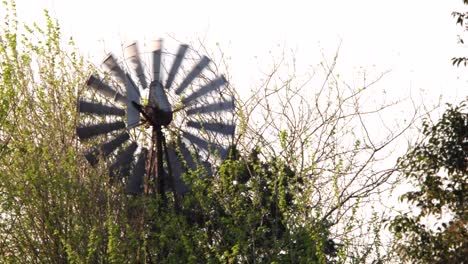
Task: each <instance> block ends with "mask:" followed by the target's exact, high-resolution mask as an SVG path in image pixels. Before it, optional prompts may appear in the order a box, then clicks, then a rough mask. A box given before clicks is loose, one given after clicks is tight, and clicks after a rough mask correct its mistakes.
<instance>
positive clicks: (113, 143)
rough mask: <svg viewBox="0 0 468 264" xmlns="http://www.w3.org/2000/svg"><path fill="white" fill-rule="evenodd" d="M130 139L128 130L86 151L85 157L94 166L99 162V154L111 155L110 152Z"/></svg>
mask: <svg viewBox="0 0 468 264" xmlns="http://www.w3.org/2000/svg"><path fill="white" fill-rule="evenodd" d="M128 139H130V135H129V134H128V133H127V132H124V133H122V134H120V135H118V136H117V137H115V138H114V139H112V140H110V141H108V142H106V143H104V144H102V145H100V146H99V148H98V147H94V148H92V149H91V150H89V151H88V152H86V153H85V158H86V159H87V160H88V162H89V163H90V164H91V166H94V165H96V164H97V163H98V162H99V155H102V156H104V157H107V156H109V154H110V153H112V152H114V150H116V149H117V148H118V147H120V146H121V145H122V144H123V143H124V142H125V141H127V140H128Z"/></svg>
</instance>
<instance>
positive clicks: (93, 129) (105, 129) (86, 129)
mask: <svg viewBox="0 0 468 264" xmlns="http://www.w3.org/2000/svg"><path fill="white" fill-rule="evenodd" d="M122 128H125V123H124V122H121V121H118V122H114V123H104V124H98V125H91V126H81V127H77V128H76V133H77V134H78V137H79V138H80V139H81V140H83V139H87V138H91V137H94V136H98V135H102V134H106V133H109V132H112V131H115V130H119V129H122Z"/></svg>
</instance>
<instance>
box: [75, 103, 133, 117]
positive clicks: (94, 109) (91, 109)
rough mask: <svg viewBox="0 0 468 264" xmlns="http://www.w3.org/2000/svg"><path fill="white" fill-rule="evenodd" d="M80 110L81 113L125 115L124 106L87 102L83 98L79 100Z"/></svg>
mask: <svg viewBox="0 0 468 264" xmlns="http://www.w3.org/2000/svg"><path fill="white" fill-rule="evenodd" d="M78 111H79V112H80V113H85V114H95V115H115V116H124V115H125V111H124V110H123V109H122V108H117V107H112V106H107V105H103V104H99V103H92V102H87V101H83V100H79V101H78Z"/></svg>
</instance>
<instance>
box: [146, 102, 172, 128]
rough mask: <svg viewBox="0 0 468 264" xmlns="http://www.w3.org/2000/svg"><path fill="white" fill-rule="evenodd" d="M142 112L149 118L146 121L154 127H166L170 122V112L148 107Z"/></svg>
mask: <svg viewBox="0 0 468 264" xmlns="http://www.w3.org/2000/svg"><path fill="white" fill-rule="evenodd" d="M144 111H145V113H146V115H147V116H148V118H149V120H148V121H149V122H150V124H151V125H152V126H154V127H158V126H168V125H169V124H170V123H171V122H172V119H173V114H172V112H166V111H163V110H161V109H159V108H157V107H153V106H150V105H147V106H145V107H144Z"/></svg>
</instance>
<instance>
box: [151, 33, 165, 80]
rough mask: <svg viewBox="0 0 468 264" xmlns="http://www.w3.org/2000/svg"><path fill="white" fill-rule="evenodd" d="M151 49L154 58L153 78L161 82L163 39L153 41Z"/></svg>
mask: <svg viewBox="0 0 468 264" xmlns="http://www.w3.org/2000/svg"><path fill="white" fill-rule="evenodd" d="M149 49H150V52H151V59H152V69H151V80H152V81H156V82H161V79H162V76H161V55H162V39H157V40H153V41H151V42H150V45H149Z"/></svg>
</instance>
